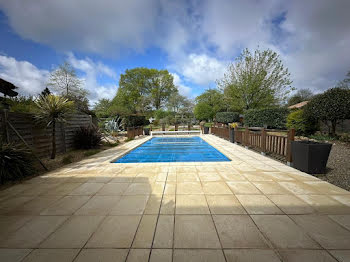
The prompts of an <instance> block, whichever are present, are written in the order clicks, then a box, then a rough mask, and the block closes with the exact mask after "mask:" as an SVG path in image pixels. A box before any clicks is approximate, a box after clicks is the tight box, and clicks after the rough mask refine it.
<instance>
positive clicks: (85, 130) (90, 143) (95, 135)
mask: <svg viewBox="0 0 350 262" xmlns="http://www.w3.org/2000/svg"><path fill="white" fill-rule="evenodd" d="M100 143H101V133H100V132H99V130H98V129H97V128H95V127H82V126H81V127H80V129H79V130H78V131H76V132H75V134H74V146H75V148H77V149H90V148H96V147H98V146H99V145H100Z"/></svg>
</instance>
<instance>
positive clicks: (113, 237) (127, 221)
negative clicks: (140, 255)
mask: <svg viewBox="0 0 350 262" xmlns="http://www.w3.org/2000/svg"><path fill="white" fill-rule="evenodd" d="M140 219H141V216H108V217H106V218H105V220H104V221H103V222H102V223H101V225H100V227H99V228H98V229H97V230H96V232H95V233H94V234H93V235H92V237H91V238H90V240H89V241H88V243H87V244H86V247H87V248H129V247H130V246H131V243H132V241H133V238H134V235H135V233H136V230H137V226H138V224H139V222H140Z"/></svg>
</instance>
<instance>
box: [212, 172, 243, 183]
mask: <svg viewBox="0 0 350 262" xmlns="http://www.w3.org/2000/svg"><path fill="white" fill-rule="evenodd" d="M219 175H220V176H221V177H222V179H223V180H225V181H246V180H247V179H246V178H245V177H244V176H242V175H241V174H239V173H230V172H219Z"/></svg>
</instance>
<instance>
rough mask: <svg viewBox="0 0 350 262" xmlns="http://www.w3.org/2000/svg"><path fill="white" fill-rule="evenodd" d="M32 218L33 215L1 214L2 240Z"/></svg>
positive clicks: (0, 238)
mask: <svg viewBox="0 0 350 262" xmlns="http://www.w3.org/2000/svg"><path fill="white" fill-rule="evenodd" d="M31 219H33V216H0V232H1V234H0V242H1V241H2V240H5V239H7V238H8V237H9V235H10V234H11V233H13V232H15V231H16V230H18V229H19V228H20V227H22V226H23V225H24V224H25V223H27V222H28V221H30V220H31Z"/></svg>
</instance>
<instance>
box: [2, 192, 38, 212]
mask: <svg viewBox="0 0 350 262" xmlns="http://www.w3.org/2000/svg"><path fill="white" fill-rule="evenodd" d="M32 199H34V197H33V196H16V197H13V198H10V199H6V200H4V201H2V202H0V215H3V214H7V213H9V212H11V211H12V210H15V209H16V208H17V207H19V206H21V205H23V204H25V203H27V202H29V201H30V200H32Z"/></svg>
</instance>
